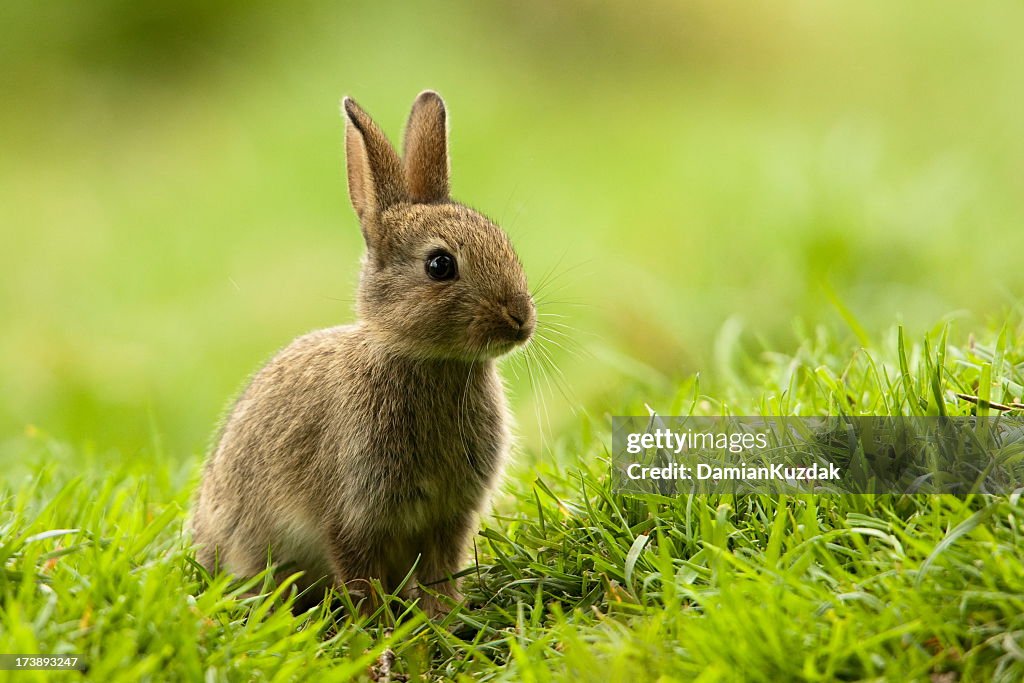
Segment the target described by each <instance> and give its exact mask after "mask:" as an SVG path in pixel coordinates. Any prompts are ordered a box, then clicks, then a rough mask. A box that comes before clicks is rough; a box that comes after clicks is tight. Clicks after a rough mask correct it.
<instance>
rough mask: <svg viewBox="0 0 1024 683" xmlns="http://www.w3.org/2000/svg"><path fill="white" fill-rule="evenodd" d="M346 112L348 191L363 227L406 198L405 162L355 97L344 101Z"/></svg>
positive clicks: (364, 230) (369, 236) (343, 107)
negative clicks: (400, 158) (403, 172)
mask: <svg viewBox="0 0 1024 683" xmlns="http://www.w3.org/2000/svg"><path fill="white" fill-rule="evenodd" d="M342 109H343V110H344V112H345V158H346V164H347V166H348V194H349V197H350V198H351V199H352V207H353V208H354V209H355V210H356V215H358V216H359V220H360V222H361V223H362V226H363V237H365V238H366V241H367V244H369V243H370V242H371V235H368V234H367V223H369V222H371V219H372V218H373V217H374V216H376V215H377V214H379V213H380V212H381V211H383V210H385V209H386V208H388V207H389V206H392V205H393V204H397V203H399V202H402V201H405V200H406V192H405V181H404V179H403V178H402V162H401V161H400V160H399V158H398V154H397V153H396V152H395V150H394V148H393V147H392V146H391V143H390V142H388V139H387V137H386V136H385V135H384V133H383V132H382V131H381V129H380V128H378V127H377V124H376V123H374V122H373V119H371V118H370V117H369V115H368V114H367V113H366V112H365V111H363V109H362V108H361V107H360V106H359V105H358V104H356V103H355V100H353V99H352V98H351V97H346V98H345V99H344V100H342Z"/></svg>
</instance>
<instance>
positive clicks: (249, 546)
mask: <svg viewBox="0 0 1024 683" xmlns="http://www.w3.org/2000/svg"><path fill="white" fill-rule="evenodd" d="M342 109H343V113H344V117H345V150H346V162H347V164H346V165H347V171H348V188H349V196H350V199H351V203H352V206H353V208H354V209H355V212H356V215H357V217H358V220H359V224H360V228H361V231H362V235H363V238H364V242H365V246H366V250H365V254H364V257H363V260H362V266H361V272H360V279H359V284H358V292H357V297H356V313H357V320H356V322H355V323H353V324H351V325H345V326H340V327H333V328H329V329H324V330H320V331H316V332H312V333H310V334H306V335H305V336H301V337H299V338H298V339H296V340H295V341H293V342H292V343H291V344H290V345H289V346H287V347H286V348H285V349H283V350H282V351H280V352H278V353H277V355H276V356H274V357H273V358H272V359H271V360H270V361H269V362H268V363H267V364H266V365H265V366H264V367H263V368H262V369H261V370H259V371H258V372H257V373H256V374H255V375H254V376H253V377H252V378H251V380H250V382H249V384H248V386H247V387H246V388H245V389H244V391H243V392H242V394H241V396H240V397H239V398H238V399H237V401H236V402H235V404H234V405H233V407H231V409H230V410H229V413H228V416H227V418H226V420H225V421H224V423H223V424H222V426H221V429H220V434H219V437H218V438H217V441H216V445H215V447H214V448H213V450H212V453H211V455H210V456H209V458H208V459H207V462H206V464H205V467H204V470H203V474H202V482H201V485H200V487H199V491H198V495H197V497H196V501H195V504H194V509H193V515H192V521H191V530H192V535H193V541H194V543H195V544H196V547H197V559H198V561H199V562H200V563H201V564H202V565H204V566H205V567H206V568H207V569H208V570H210V571H211V572H214V571H217V570H218V568H223V569H226V570H228V571H229V572H230V573H232V574H234V575H236V576H243V577H244V576H252V575H254V574H256V573H258V572H260V571H262V570H263V569H265V568H266V566H267V560H268V557H269V558H271V561H272V562H273V563H274V565H275V566H276V567H286V568H289V569H291V570H301V571H302V572H303V576H302V577H301V578H300V579H299V586H300V588H307V587H310V586H314V585H317V584H318V583H319V584H321V585H326V584H328V583H330V584H333V585H334V586H336V587H339V588H340V587H346V588H347V589H349V590H350V591H351V592H352V593H354V594H355V595H357V596H365V595H367V592H366V590H367V587H368V586H370V585H371V584H370V582H371V581H372V580H374V579H376V580H379V581H380V583H381V585H382V587H383V588H384V589H385V590H387V591H389V592H391V591H394V590H396V589H398V588H399V586H400V585H402V583H403V581H404V580H405V579H406V578H407V577H412V579H411V580H410V581H406V582H405V584H404V589H403V594H404V595H405V596H406V597H409V598H412V599H415V598H417V597H418V598H419V600H420V606H421V608H422V609H423V610H424V611H425V612H426V613H427V614H428V615H431V616H437V615H440V614H443V613H445V612H446V611H448V610H449V609H450V608H451V606H452V604H454V603H458V602H459V601H460V600H461V596H460V594H459V591H458V586H457V582H456V580H455V579H453V578H452V577H453V575H454V574H455V573H456V572H457V571H458V570H459V568H460V565H461V563H462V562H463V560H464V556H465V554H466V552H467V546H468V544H469V542H470V540H471V537H472V535H473V534H474V533H475V527H476V524H477V522H478V517H479V515H480V514H481V513H482V511H483V508H484V507H485V506H486V505H487V503H488V499H489V497H490V495H491V493H492V492H493V490H494V488H495V487H496V484H497V482H498V481H499V478H500V475H501V472H502V469H503V467H504V465H505V462H506V459H507V457H508V452H509V448H510V425H509V420H510V418H509V415H508V410H507V406H506V400H505V394H504V385H503V383H502V380H501V377H500V375H499V372H498V368H497V359H498V358H499V357H500V356H502V355H504V354H506V353H508V352H510V351H512V350H513V349H515V348H517V347H520V346H522V345H524V344H526V343H527V342H528V341H529V340H530V338H531V335H532V334H533V330H534V328H535V326H536V320H537V314H536V309H535V306H534V301H533V299H532V297H531V295H530V292H529V289H528V286H527V280H526V276H525V274H524V272H523V267H522V265H521V263H520V261H519V258H518V256H517V255H516V252H515V250H514V249H513V247H512V244H511V242H510V241H509V238H508V236H507V235H506V234H505V232H504V231H503V230H502V229H501V228H500V227H498V225H496V224H495V223H494V222H492V221H491V220H489V219H488V218H486V217H484V216H483V215H482V214H480V213H478V212H477V211H475V210H473V209H470V208H468V207H466V206H464V205H462V204H459V203H457V202H455V201H453V200H452V199H451V198H450V196H449V182H448V177H449V164H448V132H447V128H448V126H447V113H446V108H445V104H444V101H443V100H442V99H441V97H440V96H439V95H438V94H437V93H435V92H433V91H429V90H428V91H425V92H423V93H421V94H420V95H419V96H418V97H417V98H416V100H415V102H414V104H413V107H412V112H411V113H410V115H409V119H408V123H407V125H406V128H405V137H404V145H403V146H404V155H403V156H402V157H401V158H399V156H398V154H397V153H396V151H395V150H394V148H393V147H392V146H391V144H390V143H389V142H388V139H387V137H386V136H385V135H384V133H383V132H381V129H380V128H379V127H378V126H377V125H376V124H375V123H374V121H373V120H372V119H371V118H370V117H369V115H368V114H367V113H366V112H365V111H364V110H363V109H362V108H361V107H360V106H359V105H358V104H356V102H355V101H354V100H352V99H351V98H348V97H346V98H345V99H344V100H343V102H342ZM424 586H426V587H427V588H428V590H423V587H424ZM310 592H312V591H307V594H308V593H310ZM322 596H323V592H321V593H320V597H322ZM369 597H370V598H371V600H370V602H371V604H372V600H374V599H375V596H373V595H369ZM317 601H319V600H317ZM364 604H365V603H364Z"/></svg>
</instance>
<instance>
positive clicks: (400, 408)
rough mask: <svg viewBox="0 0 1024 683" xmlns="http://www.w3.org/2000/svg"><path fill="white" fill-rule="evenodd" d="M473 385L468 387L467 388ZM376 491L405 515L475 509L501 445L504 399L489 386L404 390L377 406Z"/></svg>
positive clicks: (422, 517)
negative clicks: (420, 392)
mask: <svg viewBox="0 0 1024 683" xmlns="http://www.w3.org/2000/svg"><path fill="white" fill-rule="evenodd" d="M471 389H472V388H471ZM377 418H378V421H379V422H378V424H379V431H378V432H377V433H378V434H379V435H380V436H381V437H382V438H380V439H379V441H378V444H377V448H376V449H374V450H376V451H377V454H378V456H379V458H380V459H379V462H380V463H381V464H382V465H384V467H386V469H387V471H386V472H384V473H383V474H384V475H385V477H384V479H383V480H382V481H383V483H384V485H383V487H382V489H381V490H380V491H378V492H377V493H378V495H379V496H380V498H381V501H382V502H385V501H386V504H387V506H388V507H389V508H391V509H392V510H393V511H394V512H395V513H397V514H398V516H399V517H401V518H403V519H406V520H409V521H410V523H414V522H415V523H430V522H432V521H435V520H439V519H447V518H451V517H452V516H454V515H457V514H459V513H460V512H462V513H464V512H466V511H467V510H475V509H476V508H477V507H478V505H479V503H480V501H481V499H482V498H483V496H484V495H485V493H486V491H487V490H488V489H489V487H490V485H491V483H492V481H493V479H494V477H495V476H496V475H497V473H498V471H499V470H500V467H501V463H502V461H503V459H504V452H505V450H506V448H507V442H508V439H507V436H506V431H507V430H506V426H505V415H504V404H503V402H502V401H500V400H496V399H495V397H494V393H493V392H485V391H466V392H465V393H463V394H458V393H457V392H453V394H452V395H449V396H438V395H436V394H435V395H433V396H432V400H429V401H428V400H425V397H423V396H415V395H412V396H409V397H408V400H405V401H396V402H395V403H394V404H392V405H391V406H389V407H388V409H387V410H384V411H380V412H378V414H377Z"/></svg>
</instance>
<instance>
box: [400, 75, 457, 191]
mask: <svg viewBox="0 0 1024 683" xmlns="http://www.w3.org/2000/svg"><path fill="white" fill-rule="evenodd" d="M402 147H403V157H402V172H403V173H404V174H405V185H406V190H407V192H408V193H409V199H411V200H412V201H413V202H417V203H421V204H431V203H435V202H445V201H448V116H447V114H446V112H445V108H444V100H442V99H441V96H440V95H438V94H437V93H436V92H434V91H433V90H424V91H423V92H421V93H420V95H419V97H417V98H416V101H415V102H414V103H413V105H412V112H411V113H410V114H409V122H408V123H407V124H406V126H405V141H404V143H403V145H402Z"/></svg>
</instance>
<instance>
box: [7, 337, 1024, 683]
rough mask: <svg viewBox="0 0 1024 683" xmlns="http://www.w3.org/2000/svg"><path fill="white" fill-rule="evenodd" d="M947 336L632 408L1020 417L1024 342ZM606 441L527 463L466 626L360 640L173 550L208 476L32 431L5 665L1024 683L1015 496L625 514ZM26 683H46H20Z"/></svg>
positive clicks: (18, 500) (565, 440) (500, 521)
mask: <svg viewBox="0 0 1024 683" xmlns="http://www.w3.org/2000/svg"><path fill="white" fill-rule="evenodd" d="M950 329H951V328H950V325H949V324H943V325H941V326H938V327H936V329H934V330H932V331H930V332H928V333H927V334H926V335H924V336H923V337H922V338H921V340H920V341H919V342H918V343H911V342H910V341H909V340H907V339H906V336H905V335H904V333H903V330H902V329H901V328H898V329H896V330H893V331H892V332H891V333H888V334H885V335H881V336H880V337H878V338H877V339H874V340H873V339H870V338H867V337H866V334H865V339H864V341H866V342H868V344H867V345H866V346H864V345H862V344H860V343H859V342H857V341H855V340H854V339H853V338H852V337H833V336H830V335H828V334H826V333H825V332H824V331H823V330H806V331H804V332H803V333H802V335H803V337H802V338H803V339H804V341H803V343H802V344H801V345H800V346H799V348H797V349H796V350H795V351H794V352H792V353H789V354H781V353H760V354H757V355H756V356H750V355H748V354H746V353H745V352H743V350H742V349H740V348H739V347H737V348H728V347H723V348H720V349H718V352H719V355H720V357H721V358H722V359H723V360H722V362H723V363H724V364H728V366H729V368H730V375H729V376H730V379H729V381H728V382H719V385H720V389H719V390H718V391H717V392H716V394H715V395H707V394H706V393H705V391H704V390H703V389H702V388H701V383H702V379H701V378H698V377H690V378H687V379H684V380H683V381H680V382H677V383H675V384H674V385H673V388H672V390H671V391H669V390H666V388H665V387H660V388H650V387H647V388H645V387H643V386H642V385H639V384H638V385H637V387H636V393H637V395H638V397H640V398H638V400H637V402H636V403H634V404H625V405H620V406H618V411H619V412H622V413H633V412H636V411H641V410H646V408H645V404H646V405H649V406H650V407H651V408H653V409H655V410H657V411H658V412H661V413H663V414H673V413H682V414H687V413H691V412H692V413H694V414H720V413H730V414H762V413H763V414H791V415H818V414H836V413H838V412H845V413H850V414H938V413H939V412H940V411H945V412H946V413H947V414H970V413H971V412H972V411H973V412H984V411H985V410H986V407H985V406H984V405H982V406H978V405H976V404H974V403H971V402H969V401H965V400H963V399H961V398H959V397H958V396H957V394H965V395H971V396H984V397H986V398H987V400H988V401H990V402H996V403H1008V402H1012V401H1015V400H1019V397H1020V395H1021V393H1022V386H1024V326H1022V325H1021V324H1020V323H1017V322H1014V323H1012V324H1011V323H1008V324H1006V325H1004V326H1003V327H1002V328H1001V329H997V330H994V331H992V332H991V333H990V334H985V335H981V334H979V335H978V336H977V338H975V337H974V336H971V337H969V338H967V339H964V338H963V335H961V334H958V333H957V332H956V331H955V329H954V330H953V331H950ZM722 343H723V344H726V342H724V341H723V342H722ZM609 429H610V425H609V420H608V419H607V416H605V415H601V416H593V417H586V416H582V417H580V419H579V422H578V428H576V429H573V430H566V432H564V433H563V436H562V437H561V438H559V439H558V440H556V441H555V442H553V443H552V444H551V446H550V448H549V449H547V450H545V451H544V452H537V451H530V452H526V453H523V454H521V456H520V458H519V460H518V463H517V465H516V466H515V467H514V468H513V470H512V472H511V473H510V476H509V477H508V480H507V483H506V485H505V487H504V490H503V494H502V495H501V496H500V498H499V500H498V502H497V505H496V509H495V512H494V514H493V516H491V517H489V518H488V519H487V520H486V523H485V525H484V527H483V529H482V530H481V532H480V534H479V535H478V536H477V537H476V540H475V556H476V557H475V561H470V562H469V566H468V568H467V570H466V571H465V576H464V589H465V592H466V595H467V597H468V603H467V604H466V605H465V606H463V607H460V608H458V609H456V610H455V611H453V612H452V613H451V614H450V615H449V616H448V617H447V618H445V619H444V620H443V621H439V622H430V621H428V620H425V619H424V618H423V616H422V614H421V613H420V612H419V611H418V610H417V608H416V606H415V605H411V604H407V603H405V602H403V601H401V600H399V599H397V598H394V599H389V600H388V601H387V602H386V603H385V604H384V605H382V606H381V608H380V609H379V610H378V613H377V614H375V615H374V616H373V617H370V618H366V617H352V616H351V612H350V611H349V610H348V609H346V608H345V607H344V605H343V604H342V605H340V606H339V607H337V608H336V609H335V610H334V611H333V612H332V611H331V610H329V609H328V608H321V609H318V610H313V611H311V612H308V613H306V614H303V615H300V616H295V615H293V614H292V613H291V612H290V610H288V609H285V606H287V605H288V604H289V601H290V600H291V597H290V591H289V587H288V585H283V586H280V587H274V586H270V585H269V584H267V583H261V582H260V580H256V581H255V582H250V585H238V584H237V583H231V582H229V580H228V579H227V578H224V577H214V578H212V579H211V578H210V577H208V576H206V575H205V574H204V573H203V572H202V571H201V570H199V569H197V568H196V566H195V565H194V564H193V561H192V553H191V551H190V550H189V548H188V545H187V541H186V539H184V538H183V536H182V528H183V523H184V520H185V513H186V510H187V507H188V502H189V497H190V495H191V491H192V487H193V485H194V481H195V474H196V472H197V466H198V463H197V462H196V461H189V462H184V463H182V461H181V460H180V459H177V458H174V457H171V456H170V455H169V454H167V453H165V452H163V451H162V450H161V449H160V448H159V444H158V443H157V444H155V445H154V446H153V447H152V448H150V449H149V450H147V452H146V453H145V454H144V455H143V456H142V457H129V458H123V457H122V456H121V454H119V453H116V452H101V451H89V450H86V451H81V450H76V449H72V448H69V447H67V446H64V445H62V444H61V443H59V442H56V441H55V440H53V439H50V438H48V437H46V436H45V435H42V434H35V435H33V436H32V438H31V439H30V441H29V442H30V444H32V445H31V449H30V452H27V453H25V457H24V460H23V463H22V470H21V471H22V472H24V476H23V478H22V479H21V480H18V479H16V478H15V479H11V480H9V481H8V482H7V484H6V488H5V489H4V490H3V493H2V498H3V504H2V507H0V509H2V510H3V512H2V513H0V514H2V516H0V566H2V568H3V569H2V572H0V606H2V611H0V652H67V653H81V654H82V655H84V656H85V658H86V660H87V661H88V662H89V666H90V668H89V671H88V677H89V678H90V679H92V680H102V681H120V680H124V681H136V680H174V679H179V680H202V679H204V678H205V679H206V680H239V681H247V680H293V679H300V678H308V679H310V680H339V681H340V680H350V679H352V678H362V679H363V680H367V679H369V678H370V677H371V666H373V665H374V663H375V662H377V661H378V660H379V659H380V657H381V655H382V653H384V651H385V650H386V649H387V650H389V653H390V654H393V668H392V671H393V674H396V675H395V676H393V678H392V680H400V679H401V677H402V675H407V676H410V677H411V678H412V679H414V680H418V679H419V678H418V677H419V676H420V675H423V676H425V677H426V678H427V679H431V678H441V679H452V680H514V681H547V680H595V681H597V680H600V681H620V680H621V681H628V680H664V681H672V680H700V681H720V680H721V681H730V680H739V679H742V680H755V681H761V680H763V681H780V680H808V681H830V680H931V681H956V680H964V681H969V680H1001V681H1016V680H1020V679H1021V678H1022V677H1024V545H1022V540H1024V539H1022V538H1021V536H1022V534H1024V523H1022V520H1024V503H1022V501H1021V496H1020V495H1019V493H1015V494H1013V495H1011V496H1008V497H1006V496H1004V497H983V496H968V497H965V498H956V497H950V496H876V497H869V496H820V497H817V496H816V497H811V496H804V497H799V498H777V499H776V498H771V497H767V496H754V495H751V496H745V497H729V496H693V497H679V498H656V497H649V496H648V497H632V496H623V495H618V494H616V493H615V492H614V491H613V490H612V489H611V487H610V483H609V477H608V472H609V465H608V461H607V452H608V445H609ZM249 589H255V590H257V591H260V592H262V594H261V595H259V596H257V597H242V594H243V592H245V591H246V590H249ZM342 600H343V599H342ZM76 676H77V674H67V675H66V677H67V678H69V679H74V678H75V677H76ZM33 677H35V678H36V679H38V680H44V678H45V679H46V680H50V677H49V676H44V675H42V674H29V673H25V674H21V675H20V677H19V680H32V679H33Z"/></svg>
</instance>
